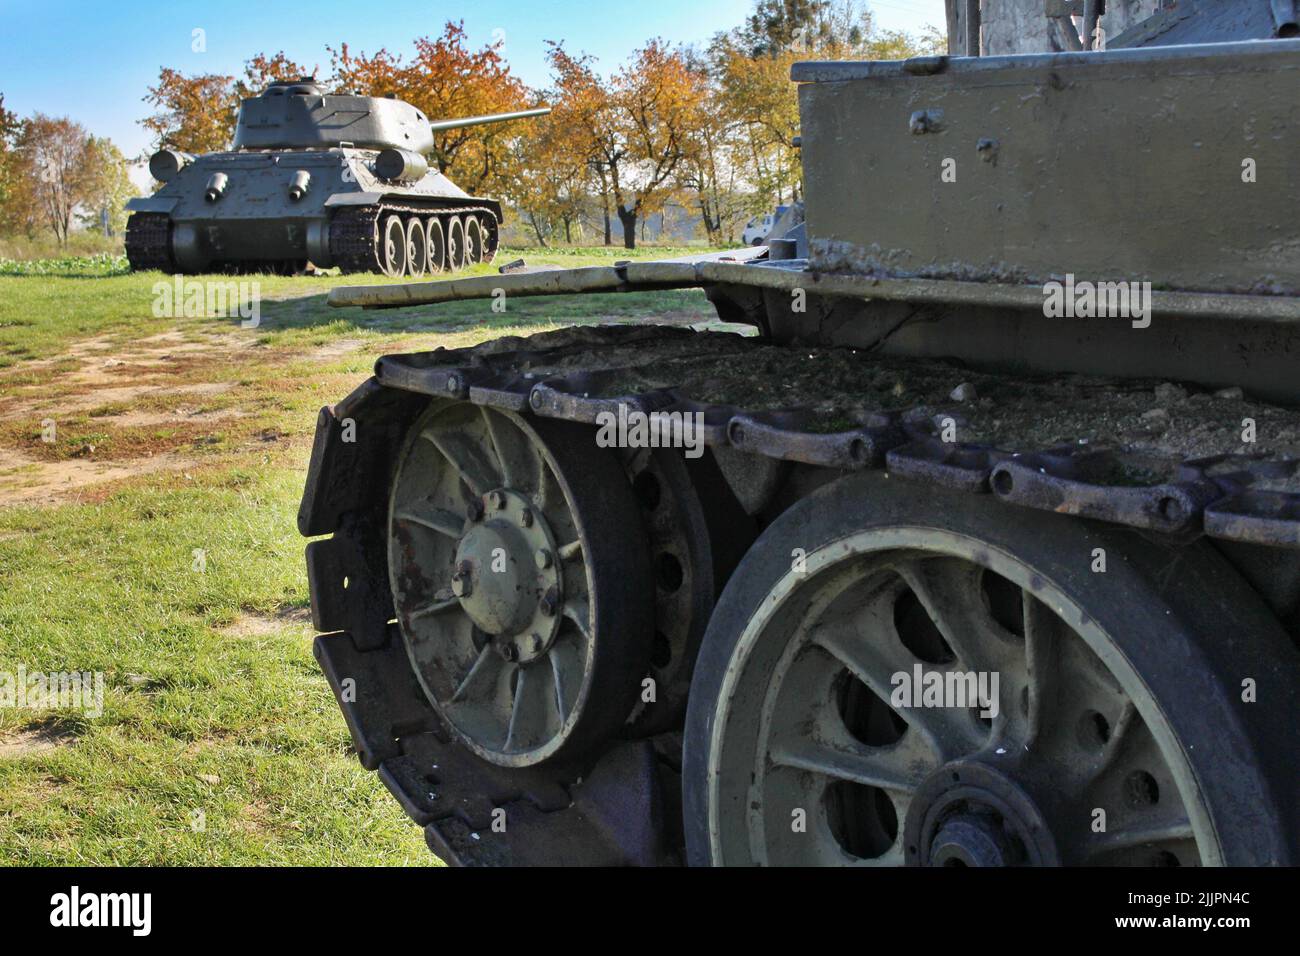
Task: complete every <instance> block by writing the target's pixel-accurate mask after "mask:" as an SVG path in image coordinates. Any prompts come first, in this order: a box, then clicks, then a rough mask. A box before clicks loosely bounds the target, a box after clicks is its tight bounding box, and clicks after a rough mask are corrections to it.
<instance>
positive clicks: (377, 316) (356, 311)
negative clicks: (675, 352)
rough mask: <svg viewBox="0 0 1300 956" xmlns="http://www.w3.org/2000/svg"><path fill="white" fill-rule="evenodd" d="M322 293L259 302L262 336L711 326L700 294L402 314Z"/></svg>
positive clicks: (569, 298)
mask: <svg viewBox="0 0 1300 956" xmlns="http://www.w3.org/2000/svg"><path fill="white" fill-rule="evenodd" d="M326 298H327V297H326V294H324V293H322V294H319V295H307V296H301V297H298V298H292V299H274V300H263V302H262V307H261V328H262V329H263V330H264V331H268V332H270V331H276V330H288V329H310V328H317V327H321V326H335V327H338V325H339V324H340V323H342V324H344V325H346V326H348V327H351V328H355V329H367V330H371V331H377V332H435V331H441V332H455V331H466V330H471V329H503V330H504V329H510V328H516V327H519V326H529V325H540V324H544V323H548V322H559V323H565V324H572V323H584V322H593V323H594V322H623V321H629V320H633V319H637V320H647V321H653V322H673V323H680V324H690V323H694V322H704V321H711V320H713V319H714V318H715V317H716V316H715V313H714V310H713V306H712V305H711V304H710V303H709V301H708V299H707V298H705V296H704V293H703V292H702V291H700V290H699V289H673V290H667V291H660V292H626V293H617V292H615V293H600V294H594V295H565V296H534V297H528V298H525V297H516V298H514V299H510V300H508V301H506V302H505V309H504V311H494V310H493V308H492V305H493V303H492V301H491V300H490V299H480V300H474V301H469V302H445V303H440V304H437V305H422V306H414V307H411V308H402V309H360V308H352V307H349V308H333V307H331V306H330V305H329V304H328V303H327V301H326Z"/></svg>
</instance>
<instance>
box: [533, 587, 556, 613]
mask: <svg viewBox="0 0 1300 956" xmlns="http://www.w3.org/2000/svg"><path fill="white" fill-rule="evenodd" d="M538 606H539V607H540V608H541V609H542V613H543V614H545V615H546V616H547V617H555V612H556V611H558V610H559V609H560V595H559V594H557V593H556V591H555V588H551V589H550V590H549V591H547V592H546V594H545V596H544V597H543V598H542V600H541V602H540V603H539V605H538Z"/></svg>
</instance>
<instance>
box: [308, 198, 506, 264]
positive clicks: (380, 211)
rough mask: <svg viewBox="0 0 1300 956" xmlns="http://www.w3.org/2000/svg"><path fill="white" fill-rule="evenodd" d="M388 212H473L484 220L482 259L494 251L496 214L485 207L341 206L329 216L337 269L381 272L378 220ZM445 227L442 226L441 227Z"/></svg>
mask: <svg viewBox="0 0 1300 956" xmlns="http://www.w3.org/2000/svg"><path fill="white" fill-rule="evenodd" d="M391 213H397V214H399V215H405V214H411V213H419V214H420V215H437V216H439V217H441V218H444V219H446V218H449V217H451V216H456V215H464V214H465V213H475V214H478V215H480V216H481V217H482V218H483V220H484V225H485V227H486V231H487V243H486V248H485V250H484V255H483V261H484V262H491V261H492V259H493V258H494V257H495V256H496V250H497V231H498V227H497V221H496V214H495V213H494V212H493V211H492V210H491V209H489V208H488V207H486V206H463V207H455V208H443V209H436V208H435V209H431V208H429V207H428V206H418V205H413V204H410V203H388V202H385V203H380V204H377V205H373V206H345V207H343V208H341V209H339V210H338V211H337V212H335V213H334V216H333V217H332V218H331V219H330V238H329V243H330V256H331V257H332V258H333V260H334V264H335V265H336V266H338V268H339V271H341V272H344V273H351V272H374V273H382V272H383V271H384V269H383V264H382V263H381V262H380V259H379V222H380V220H381V219H382V217H384V216H386V215H389V214H391ZM444 228H445V226H444Z"/></svg>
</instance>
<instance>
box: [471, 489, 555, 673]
mask: <svg viewBox="0 0 1300 956" xmlns="http://www.w3.org/2000/svg"><path fill="white" fill-rule="evenodd" d="M470 518H471V524H470V528H469V530H468V531H467V532H466V533H465V535H464V537H462V538H461V539H460V542H459V543H458V545H457V547H456V559H455V571H454V573H453V575H452V581H451V585H452V593H453V594H454V595H455V596H456V598H457V600H459V601H460V606H461V607H462V608H463V609H464V611H465V613H466V614H467V615H468V616H469V618H470V620H471V621H473V622H474V625H475V626H476V627H477V628H478V629H479V630H481V631H482V632H483V633H484V634H486V635H488V636H489V637H491V638H492V639H493V642H494V643H495V645H496V647H497V650H498V651H499V652H500V653H501V655H502V656H503V657H504V658H505V659H506V660H509V661H517V662H519V663H527V662H529V661H532V660H535V659H537V658H539V657H541V656H543V655H545V653H546V652H547V650H548V649H549V648H550V646H551V643H552V642H553V641H554V640H555V635H556V633H557V631H558V630H559V622H560V614H559V610H560V607H561V594H562V587H561V586H562V584H563V581H562V572H561V566H562V562H560V561H558V560H556V558H555V553H556V546H555V538H554V536H553V535H552V533H551V529H550V527H549V526H548V524H547V522H546V519H545V517H543V515H542V513H541V511H540V510H539V509H537V508H535V507H534V506H533V504H532V502H531V501H530V500H529V499H528V498H527V497H526V496H525V495H522V494H520V493H519V492H517V491H513V490H511V489H508V488H497V489H494V490H492V491H489V492H488V493H487V494H485V495H483V497H482V509H481V510H480V509H478V508H474V509H471V512H470Z"/></svg>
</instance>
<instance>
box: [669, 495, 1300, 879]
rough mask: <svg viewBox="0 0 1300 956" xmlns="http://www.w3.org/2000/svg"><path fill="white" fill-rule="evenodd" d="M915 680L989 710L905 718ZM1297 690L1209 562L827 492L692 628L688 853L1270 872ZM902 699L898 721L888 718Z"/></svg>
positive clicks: (927, 505) (1280, 653)
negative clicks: (1245, 688)
mask: <svg viewBox="0 0 1300 956" xmlns="http://www.w3.org/2000/svg"><path fill="white" fill-rule="evenodd" d="M1097 548H1101V549H1104V553H1105V555H1106V557H1107V565H1106V570H1105V572H1104V573H1099V572H1096V571H1094V570H1093V568H1094V563H1095V561H1096V558H1097V553H1098V552H1096V550H1095V549H1097ZM796 549H800V550H799V551H796ZM792 553H794V555H795V558H797V557H798V555H799V554H800V553H802V554H804V555H806V557H805V558H804V561H803V563H802V565H800V564H799V563H798V562H797V561H796V560H795V559H792ZM918 669H919V670H920V671H921V675H918ZM931 672H940V673H942V674H943V675H953V676H954V677H955V676H956V675H959V674H962V673H966V672H969V673H973V674H975V675H976V679H978V675H981V674H983V675H987V676H988V677H989V678H990V679H988V683H987V684H986V687H988V689H989V690H992V689H993V684H992V680H991V675H994V674H996V675H997V676H998V685H997V691H996V696H995V697H994V698H993V699H994V700H996V707H989V708H987V710H983V712H982V713H981V711H982V709H981V708H980V707H979V706H978V705H977V704H974V702H973V701H972V700H971V699H970V696H969V695H968V697H967V701H966V705H964V706H956V705H961V704H962V703H963V702H962V700H961V699H960V693H959V687H960V685H959V684H958V682H957V681H956V680H953V681H952V683H951V684H950V685H949V686H950V688H951V689H950V690H949V691H948V693H947V697H946V699H945V698H934V697H931V698H928V699H927V698H925V697H922V696H921V695H922V689H923V688H924V687H925V686H926V684H927V681H926V679H925V678H924V676H923V675H924V674H925V673H931ZM1297 673H1300V657H1298V655H1297V653H1296V650H1295V648H1294V646H1293V645H1292V644H1291V642H1290V641H1289V639H1288V638H1287V636H1286V635H1285V633H1284V632H1283V631H1282V629H1281V628H1280V627H1279V625H1278V623H1277V621H1276V620H1275V618H1274V617H1273V615H1272V613H1271V612H1270V611H1269V610H1268V609H1267V608H1266V607H1265V606H1264V605H1263V602H1262V601H1261V600H1260V598H1259V597H1258V596H1257V595H1256V594H1255V593H1254V592H1253V591H1251V590H1250V589H1249V588H1248V587H1247V586H1246V585H1245V584H1244V583H1243V581H1242V579H1241V578H1240V577H1239V576H1238V575H1237V574H1236V572H1235V571H1234V570H1233V569H1232V568H1231V567H1230V566H1229V565H1228V564H1227V562H1226V561H1224V560H1223V559H1222V558H1221V557H1220V556H1219V555H1218V553H1217V552H1216V551H1215V550H1214V549H1213V548H1212V547H1211V546H1209V545H1207V544H1204V543H1203V542H1194V543H1192V544H1188V545H1183V546H1182V547H1181V548H1174V547H1171V546H1169V545H1167V544H1159V545H1157V544H1154V543H1151V542H1149V541H1147V540H1146V539H1143V538H1142V537H1140V536H1139V535H1138V534H1137V533H1135V532H1130V531H1126V530H1124V529H1118V528H1114V527H1111V526H1101V525H1094V524H1090V523H1086V522H1083V521H1080V520H1077V519H1071V518H1066V517H1063V516H1057V515H1051V514H1044V513H1040V512H1034V511H1029V510H1022V509H1015V508H1012V509H1008V508H1006V507H1005V506H999V505H998V504H997V503H996V502H994V501H992V500H988V499H986V498H977V497H973V496H969V495H962V494H955V493H954V494H949V493H944V492H939V491H937V490H935V489H930V488H926V489H924V491H923V492H922V491H921V489H918V488H916V487H914V486H909V485H908V483H907V482H905V481H900V480H898V479H897V478H892V479H891V478H886V477H884V476H880V475H869V476H868V475H861V476H854V477H851V478H846V479H842V480H840V481H838V482H836V483H834V484H832V485H830V486H828V487H826V488H824V489H822V490H821V491H819V492H818V493H816V494H814V495H812V496H810V497H808V498H806V499H804V500H803V501H801V502H799V503H798V504H797V505H795V506H794V507H792V508H791V509H790V510H788V511H787V512H785V514H783V515H782V516H781V517H780V518H779V519H778V520H777V521H776V522H774V523H773V524H772V526H771V527H769V528H768V529H767V531H766V532H765V533H764V534H763V535H762V537H760V539H759V540H758V542H757V543H756V544H755V546H754V547H753V549H751V551H750V553H749V555H748V556H747V557H746V558H745V560H744V561H743V562H742V564H741V566H740V567H739V568H738V569H737V571H736V573H735V574H734V575H733V576H732V578H731V580H730V581H729V583H728V585H727V588H726V590H725V591H724V592H723V595H722V598H721V599H720V601H719V604H718V607H717V609H716V611H715V613H714V616H713V619H712V621H711V622H710V625H709V630H708V632H707V634H706V636H705V640H704V646H703V648H702V649H701V652H700V658H699V660H698V661H697V663H696V670H695V679H694V682H693V684H692V687H691V698H690V705H689V709H688V715H687V726H686V735H685V739H686V749H685V758H684V768H683V789H684V800H685V803H686V808H685V825H686V832H687V846H688V851H689V856H690V859H691V861H692V862H694V863H697V864H701V863H715V864H755V863H757V864H866V865H882V864H883V865H891V864H893V865H897V864H903V863H907V864H914V865H929V866H936V865H944V866H963V865H966V866H1003V865H1021V864H1035V863H1043V864H1048V863H1057V862H1060V863H1063V864H1128V865H1144V864H1156V865H1162V864H1163V865H1179V864H1181V865H1192V864H1198V863H1204V864H1225V863H1226V864H1234V865H1241V864H1255V865H1258V864H1271V863H1286V862H1290V861H1292V860H1293V859H1294V858H1295V846H1296V834H1295V832H1294V828H1295V825H1296V824H1295V820H1294V807H1295V805H1296V798H1297V793H1296V789H1297V782H1296V777H1295V766H1296V759H1297V756H1298V754H1297V746H1296V742H1295V736H1294V733H1293V728H1294V726H1295V725H1296V720H1297V717H1298V708H1297V701H1296V695H1295V691H1294V686H1295V677H1296V674H1297ZM917 676H922V680H921V682H920V686H916V678H917ZM1247 678H1249V679H1251V680H1253V681H1255V682H1256V686H1257V693H1258V700H1259V702H1258V703H1253V702H1245V701H1243V699H1242V682H1243V680H1245V679H1247ZM948 679H949V678H948V677H947V676H945V677H944V680H945V682H946V681H948ZM909 684H911V685H912V687H913V689H914V690H915V691H916V695H917V698H918V699H914V700H913V701H911V702H910V703H911V704H912V706H907V705H908V704H909V702H908V701H907V700H905V699H904V698H902V697H901V696H897V697H896V694H901V691H902V690H903V689H904V688H905V687H907V686H908V685H909ZM965 686H966V688H967V689H970V682H969V680H968V681H966V682H965ZM1265 695H1267V696H1265ZM891 699H892V700H891ZM1265 701H1267V703H1265ZM918 704H921V705H922V706H918ZM938 704H944V705H946V706H938ZM986 718H987V719H986ZM800 811H802V813H803V814H804V815H805V816H804V819H805V821H806V828H805V829H803V830H802V831H801V830H800V828H799V827H798V826H797V823H798V820H799V816H800ZM1103 814H1104V816H1103ZM1103 825H1104V829H1103V828H1102V827H1103Z"/></svg>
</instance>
